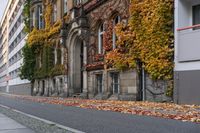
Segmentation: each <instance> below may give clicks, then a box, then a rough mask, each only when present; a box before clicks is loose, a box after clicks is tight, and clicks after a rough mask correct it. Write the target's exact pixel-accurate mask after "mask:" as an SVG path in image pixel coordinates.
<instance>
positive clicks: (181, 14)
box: [174, 0, 200, 71]
mask: <svg viewBox="0 0 200 133" xmlns="http://www.w3.org/2000/svg"><path fill="white" fill-rule="evenodd" d="M197 4H200V1H199V0H175V12H174V13H175V30H174V31H175V33H174V34H175V57H174V58H175V60H174V62H175V68H174V70H175V71H187V70H200V61H190V62H179V61H178V60H179V57H178V56H179V49H180V47H181V44H179V43H180V42H179V40H178V38H179V36H180V34H184V33H191V34H193V33H194V32H198V31H192V29H189V30H186V31H177V29H178V28H184V27H188V26H192V6H193V5H197ZM190 40H192V41H191V42H190V43H189V44H188V46H191V47H192V45H194V44H197V43H200V42H198V39H197V38H193V39H191V38H190ZM199 45H200V44H199ZM185 51H187V49H186V50H185ZM194 51H195V50H194ZM199 53H200V52H199ZM184 54H193V53H191V52H185V53H184ZM186 56H188V55H186Z"/></svg>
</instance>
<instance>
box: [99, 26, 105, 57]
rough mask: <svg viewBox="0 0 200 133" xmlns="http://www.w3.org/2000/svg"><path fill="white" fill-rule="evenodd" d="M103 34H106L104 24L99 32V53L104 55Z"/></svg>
mask: <svg viewBox="0 0 200 133" xmlns="http://www.w3.org/2000/svg"><path fill="white" fill-rule="evenodd" d="M103 34H104V24H103V23H102V24H101V25H100V26H99V31H98V53H99V54H102V53H103Z"/></svg>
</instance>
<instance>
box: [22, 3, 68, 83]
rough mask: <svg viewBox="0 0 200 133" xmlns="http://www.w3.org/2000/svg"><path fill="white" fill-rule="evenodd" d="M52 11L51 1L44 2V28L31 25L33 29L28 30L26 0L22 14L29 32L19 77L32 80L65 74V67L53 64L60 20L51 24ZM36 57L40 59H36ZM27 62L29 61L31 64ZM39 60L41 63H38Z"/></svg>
mask: <svg viewBox="0 0 200 133" xmlns="http://www.w3.org/2000/svg"><path fill="white" fill-rule="evenodd" d="M52 11H53V10H52V4H51V2H49V3H46V7H45V10H44V13H43V18H44V22H45V28H43V29H37V28H36V27H33V29H32V30H30V21H26V20H30V0H26V5H25V9H24V14H25V18H26V19H25V25H26V27H27V30H26V31H27V32H29V34H28V37H27V44H26V46H25V47H24V50H23V53H24V54H23V57H24V61H23V64H22V69H21V74H20V77H21V78H23V79H28V80H34V79H41V78H47V77H52V76H56V75H59V74H66V69H65V67H64V66H63V65H61V64H56V65H55V64H54V60H55V59H54V48H55V45H56V44H57V43H58V41H57V40H58V39H59V33H60V28H61V20H57V21H56V22H55V23H54V24H52ZM28 18H29V19H28ZM64 19H65V20H67V19H68V17H64ZM26 51H31V53H29V54H32V56H30V55H29V54H28V52H26ZM60 54H61V53H60ZM39 56H40V57H39ZM38 57H39V58H40V60H38ZM60 58H61V55H60ZM31 61H32V62H31ZM33 61H34V62H33ZM27 62H31V63H32V65H30V64H29V63H27ZM40 62H41V65H39V64H40ZM59 63H61V62H59ZM26 71H31V72H30V73H29V75H26V73H25V72H26Z"/></svg>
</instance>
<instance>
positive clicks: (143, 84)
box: [142, 67, 146, 101]
mask: <svg viewBox="0 0 200 133" xmlns="http://www.w3.org/2000/svg"><path fill="white" fill-rule="evenodd" d="M142 100H143V101H145V100H146V73H145V70H144V68H143V67H142Z"/></svg>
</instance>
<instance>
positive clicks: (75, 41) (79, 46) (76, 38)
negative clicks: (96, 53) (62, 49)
mask: <svg viewBox="0 0 200 133" xmlns="http://www.w3.org/2000/svg"><path fill="white" fill-rule="evenodd" d="M79 33H80V32H79V30H78V29H73V30H72V31H71V32H70V33H69V36H68V39H67V48H68V63H69V64H68V76H69V78H68V94H69V96H79V97H81V98H87V97H88V88H87V87H88V85H87V79H88V76H87V71H86V68H85V64H87V44H88V42H87V40H88V39H87V37H84V38H83V37H81V36H80V34H79ZM77 94H78V95H77ZM79 94H80V95H79Z"/></svg>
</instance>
